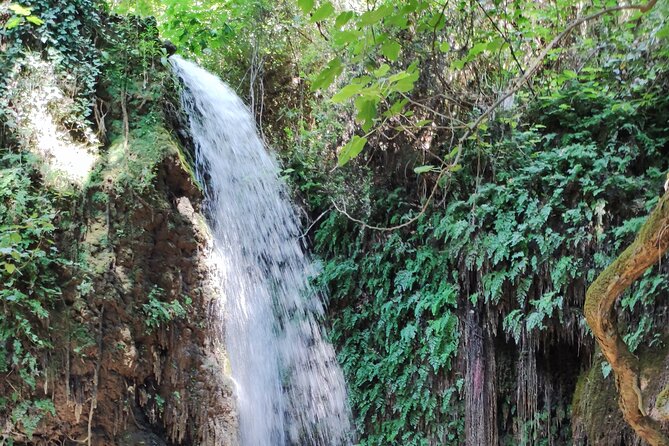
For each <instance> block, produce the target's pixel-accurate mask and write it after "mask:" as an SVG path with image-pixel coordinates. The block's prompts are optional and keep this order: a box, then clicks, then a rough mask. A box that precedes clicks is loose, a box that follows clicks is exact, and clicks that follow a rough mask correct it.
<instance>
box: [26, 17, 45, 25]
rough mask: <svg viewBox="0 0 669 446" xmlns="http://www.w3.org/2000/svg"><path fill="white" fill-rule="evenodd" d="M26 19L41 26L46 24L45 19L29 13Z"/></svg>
mask: <svg viewBox="0 0 669 446" xmlns="http://www.w3.org/2000/svg"><path fill="white" fill-rule="evenodd" d="M26 20H27V21H29V22H30V23H32V24H33V25H37V26H41V25H44V20H42V19H40V18H39V17H37V16H36V15H29V16H28V17H26Z"/></svg>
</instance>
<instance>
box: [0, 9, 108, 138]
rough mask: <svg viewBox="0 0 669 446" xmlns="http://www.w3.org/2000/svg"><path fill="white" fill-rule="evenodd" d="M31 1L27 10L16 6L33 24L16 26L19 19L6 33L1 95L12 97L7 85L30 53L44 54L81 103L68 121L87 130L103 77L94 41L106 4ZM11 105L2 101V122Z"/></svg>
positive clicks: (2, 35)
mask: <svg viewBox="0 0 669 446" xmlns="http://www.w3.org/2000/svg"><path fill="white" fill-rule="evenodd" d="M26 3H28V5H25V6H24V4H21V5H18V4H15V5H16V6H17V7H16V8H14V12H15V13H16V14H17V15H18V16H20V17H21V21H23V18H25V20H26V21H27V22H29V23H30V24H31V25H30V26H18V25H19V23H16V24H15V25H14V26H11V25H12V23H11V21H12V20H13V19H14V18H16V17H17V16H16V15H15V16H14V17H11V18H9V19H8V22H7V23H5V24H4V28H3V29H0V41H3V42H5V44H6V46H7V47H6V48H5V49H4V50H3V52H2V53H0V76H1V78H2V81H0V93H2V94H0V97H2V98H5V97H6V96H7V95H6V92H5V89H6V88H7V85H6V83H5V81H6V80H7V79H8V78H9V76H8V75H9V73H10V72H12V71H16V70H17V69H18V68H19V67H20V66H21V65H22V63H23V62H22V59H23V53H24V52H25V50H26V49H27V48H29V49H31V50H33V51H34V50H37V51H42V52H43V53H44V54H43V56H44V57H45V58H46V59H48V60H49V61H52V62H53V63H54V64H55V65H56V66H57V67H59V71H58V76H59V83H60V84H61V85H63V88H64V90H65V91H67V92H68V93H69V95H70V96H71V97H72V98H74V100H75V107H74V108H73V109H72V110H71V113H70V115H69V116H68V117H66V118H65V119H64V122H63V123H64V124H65V125H66V127H70V128H72V129H74V130H78V131H81V132H83V131H84V130H83V129H84V127H86V125H87V124H88V118H89V116H90V114H91V103H92V99H93V95H94V93H95V86H96V83H97V77H98V75H99V73H100V71H99V69H100V60H99V54H98V52H97V51H96V50H95V48H94V47H93V45H92V41H93V36H94V35H95V34H96V33H97V32H98V30H99V29H100V28H101V26H102V23H101V19H100V11H101V3H100V2H98V1H96V0H71V1H67V2H62V1H58V0H31V1H30V2H26ZM26 14H27V15H26ZM0 17H1V16H0ZM0 20H1V19H0ZM14 22H16V20H14ZM1 24H2V23H1V22H0V25H1ZM8 106H9V104H8V103H6V101H4V100H0V120H3V121H5V120H6V119H7V118H6V117H5V113H6V112H7V109H8Z"/></svg>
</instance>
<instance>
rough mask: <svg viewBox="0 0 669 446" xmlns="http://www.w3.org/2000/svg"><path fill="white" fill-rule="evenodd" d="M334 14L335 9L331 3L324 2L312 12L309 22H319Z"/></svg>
mask: <svg viewBox="0 0 669 446" xmlns="http://www.w3.org/2000/svg"><path fill="white" fill-rule="evenodd" d="M334 12H335V9H334V6H332V3H330V2H325V3H323V4H322V5H321V6H320V7H319V8H318V9H317V10H315V11H314V13H313V15H312V16H311V21H312V22H320V21H322V20H325V19H327V18H328V17H330V16H331V15H332V14H334Z"/></svg>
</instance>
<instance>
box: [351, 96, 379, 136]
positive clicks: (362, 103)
mask: <svg viewBox="0 0 669 446" xmlns="http://www.w3.org/2000/svg"><path fill="white" fill-rule="evenodd" d="M378 101H379V100H378V98H365V97H359V98H358V99H356V100H355V107H356V108H357V109H358V114H357V115H356V118H358V121H360V122H362V129H363V130H364V131H368V130H369V129H371V128H372V124H373V123H374V118H376V104H377V103H378Z"/></svg>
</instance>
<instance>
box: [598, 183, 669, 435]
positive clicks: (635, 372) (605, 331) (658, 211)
mask: <svg viewBox="0 0 669 446" xmlns="http://www.w3.org/2000/svg"><path fill="white" fill-rule="evenodd" d="M667 249H669V192H666V193H665V194H664V196H663V197H662V198H661V199H660V202H659V203H658V205H657V207H656V208H655V209H654V210H653V212H652V213H651V214H650V216H649V217H648V220H647V221H646V223H644V225H643V226H642V227H641V230H640V231H639V234H638V235H637V237H636V240H634V243H632V244H631V245H630V246H629V247H628V248H627V249H626V250H625V251H624V252H623V253H622V254H620V256H619V257H618V258H617V259H616V260H615V261H614V262H613V263H612V264H611V265H609V267H608V268H606V269H605V270H604V271H603V272H602V273H601V274H600V275H599V276H598V277H597V279H596V280H595V281H594V282H593V284H592V285H590V287H589V288H588V291H587V293H586V296H585V318H586V320H587V322H588V325H590V328H591V329H592V332H593V334H594V335H595V338H596V339H597V342H598V343H599V346H600V347H601V349H602V353H604V356H605V357H606V360H607V361H608V362H609V364H611V368H612V369H613V373H614V374H615V377H616V386H617V387H618V393H619V404H620V410H622V413H623V416H624V417H625V420H626V421H627V422H628V423H629V425H630V426H632V428H633V429H634V430H635V431H636V433H637V434H638V435H639V437H641V438H643V439H644V440H645V441H647V442H648V443H649V444H650V445H651V446H669V437H667V435H666V434H665V433H663V432H662V431H661V430H660V426H659V424H658V423H657V422H656V421H655V420H653V419H652V418H650V417H648V416H647V415H646V413H645V408H644V404H643V398H642V395H641V390H640V388H639V361H638V360H637V358H636V357H635V356H634V355H632V353H630V351H629V349H628V348H627V345H626V344H625V342H624V341H623V339H622V337H621V336H620V333H618V328H617V326H616V320H617V318H616V313H615V309H614V307H615V303H616V300H617V299H618V298H619V297H620V295H621V294H622V293H623V292H624V291H625V290H626V289H627V288H628V287H629V286H630V285H631V284H632V283H633V282H634V281H635V280H636V279H637V278H639V276H641V275H642V274H643V273H644V271H646V269H648V267H649V266H651V265H653V264H654V263H656V262H658V261H659V260H660V258H661V257H662V255H663V254H664V253H665V252H666V251H667Z"/></svg>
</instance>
